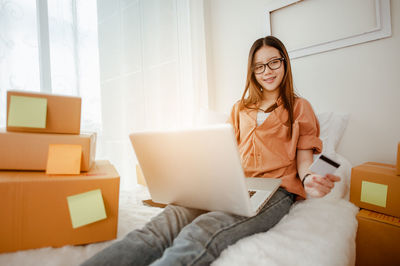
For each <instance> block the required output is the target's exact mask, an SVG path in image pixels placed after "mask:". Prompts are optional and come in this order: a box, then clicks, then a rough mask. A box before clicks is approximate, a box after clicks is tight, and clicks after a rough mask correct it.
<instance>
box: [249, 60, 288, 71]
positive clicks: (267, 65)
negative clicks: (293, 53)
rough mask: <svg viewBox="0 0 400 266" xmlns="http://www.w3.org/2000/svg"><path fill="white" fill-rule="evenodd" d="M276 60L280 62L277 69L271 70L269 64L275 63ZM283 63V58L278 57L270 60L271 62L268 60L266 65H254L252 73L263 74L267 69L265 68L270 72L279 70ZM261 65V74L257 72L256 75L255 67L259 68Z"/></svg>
mask: <svg viewBox="0 0 400 266" xmlns="http://www.w3.org/2000/svg"><path fill="white" fill-rule="evenodd" d="M276 60H279V61H280V65H279V67H277V68H271V67H270V66H269V64H270V63H271V62H272V61H276ZM283 61H285V58H283V57H280V58H274V59H272V60H269V61H268V62H267V63H265V64H257V65H254V66H253V72H254V74H262V73H264V72H265V69H267V68H266V67H268V68H269V69H270V70H277V69H279V68H281V66H282V62H283ZM261 65H262V66H263V67H264V69H263V71H261V72H259V73H256V72H255V67H256V66H261Z"/></svg>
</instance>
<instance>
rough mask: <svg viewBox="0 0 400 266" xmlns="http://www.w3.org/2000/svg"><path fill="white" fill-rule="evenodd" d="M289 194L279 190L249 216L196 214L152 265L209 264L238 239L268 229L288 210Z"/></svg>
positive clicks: (290, 201)
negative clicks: (254, 213) (258, 211)
mask: <svg viewBox="0 0 400 266" xmlns="http://www.w3.org/2000/svg"><path fill="white" fill-rule="evenodd" d="M293 201H294V197H293V194H291V193H289V192H287V191H286V190H284V189H281V188H280V189H279V190H278V191H277V192H276V193H275V194H274V195H273V196H272V198H271V199H270V200H269V201H268V203H267V204H266V205H265V206H264V208H263V209H262V210H261V211H260V213H258V214H257V215H256V216H253V217H242V216H237V215H231V214H227V213H223V212H209V213H205V214H203V215H201V216H199V217H197V218H196V219H195V220H194V221H193V222H192V223H190V224H189V225H187V226H186V227H185V228H183V229H182V231H181V232H180V233H179V235H178V236H177V237H176V238H175V240H174V242H173V245H172V246H170V247H169V248H167V249H166V250H165V251H164V254H163V256H162V257H161V258H160V259H158V260H157V261H155V262H154V263H153V264H152V265H163V266H165V265H174V266H175V265H209V264H211V262H212V261H214V260H215V259H217V258H218V256H219V255H220V253H221V252H222V251H223V250H224V249H225V248H227V247H228V246H229V245H232V244H234V243H235V242H236V241H238V240H239V239H241V238H243V237H246V236H249V235H253V234H255V233H259V232H265V231H268V230H269V229H270V228H272V227H273V226H274V225H275V224H277V223H278V222H279V221H280V220H281V218H282V217H283V216H284V215H285V214H286V213H288V212H289V209H290V207H291V205H292V204H293Z"/></svg>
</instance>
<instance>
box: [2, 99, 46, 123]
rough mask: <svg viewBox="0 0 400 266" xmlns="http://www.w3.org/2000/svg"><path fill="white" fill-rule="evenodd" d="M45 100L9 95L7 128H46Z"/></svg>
mask: <svg viewBox="0 0 400 266" xmlns="http://www.w3.org/2000/svg"><path fill="white" fill-rule="evenodd" d="M46 116H47V99H46V98H39V97H28V96H17V95H11V97H10V105H9V109H8V126H10V127H30V128H46Z"/></svg>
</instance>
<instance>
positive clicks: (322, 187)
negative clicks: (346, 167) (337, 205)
mask: <svg viewBox="0 0 400 266" xmlns="http://www.w3.org/2000/svg"><path fill="white" fill-rule="evenodd" d="M338 181H340V177H338V176H336V175H331V174H328V175H326V176H321V175H317V174H311V175H310V176H307V177H306V180H304V190H305V191H306V194H307V197H311V198H321V197H323V196H325V195H326V194H328V193H329V192H331V190H332V188H333V187H334V186H335V182H338Z"/></svg>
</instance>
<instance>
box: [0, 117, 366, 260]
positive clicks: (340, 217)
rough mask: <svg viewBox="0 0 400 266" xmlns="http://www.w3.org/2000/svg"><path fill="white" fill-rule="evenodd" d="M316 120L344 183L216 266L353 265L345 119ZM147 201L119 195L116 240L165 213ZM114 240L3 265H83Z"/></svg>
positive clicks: (34, 253) (139, 192) (17, 256)
mask: <svg viewBox="0 0 400 266" xmlns="http://www.w3.org/2000/svg"><path fill="white" fill-rule="evenodd" d="M318 117H319V120H320V123H321V139H322V140H323V142H324V152H325V153H326V154H329V155H330V156H333V157H335V158H336V159H337V160H338V161H339V162H340V163H341V166H340V168H339V169H338V171H337V173H336V174H337V175H339V176H340V177H341V178H342V180H341V182H340V183H338V184H337V185H336V186H335V188H334V189H333V190H332V191H331V193H330V194H328V195H327V196H326V197H324V198H321V199H308V200H306V201H301V202H297V203H295V204H294V205H293V206H292V209H291V210H290V212H289V213H288V214H287V215H286V216H285V217H284V218H283V219H282V220H281V221H280V222H279V223H278V224H277V225H276V226H275V227H274V228H272V229H271V230H270V231H268V232H266V233H259V234H256V235H253V236H250V237H247V238H244V239H242V240H240V241H238V242H237V243H236V244H234V245H232V246H230V247H228V248H227V249H226V250H225V251H223V252H222V254H221V256H220V257H219V258H218V259H217V260H216V261H215V262H214V263H213V264H212V265H214V266H219V265H230V266H231V265H307V266H310V265H318V266H319V265H325V266H334V265H338V266H339V265H340V266H343V265H354V262H355V237H356V232H357V220H356V214H357V212H358V208H357V207H356V206H354V205H353V204H352V203H350V202H349V201H348V198H349V186H350V172H351V164H350V163H349V161H348V160H346V159H345V158H344V157H343V156H341V155H339V154H337V153H336V152H335V149H336V147H337V145H338V142H339V141H340V138H341V135H342V134H343V131H344V128H345V126H346V123H347V116H343V115H338V114H333V113H324V114H320V115H319V116H318ZM147 198H149V195H148V191H147V189H146V188H145V187H143V186H140V185H138V186H137V187H136V188H135V189H133V190H130V191H121V192H120V210H119V224H118V238H117V239H121V238H123V237H124V236H125V235H126V234H127V233H129V232H130V231H131V230H133V229H137V228H140V227H142V226H143V225H144V224H145V223H146V222H147V221H148V220H149V219H150V218H151V217H152V216H154V215H156V214H157V213H159V212H160V211H161V210H162V209H160V208H152V207H146V206H143V205H142V203H141V200H142V199H147ZM113 241H115V240H113ZM113 241H107V242H102V243H95V244H89V245H86V246H65V247H61V248H41V249H35V250H26V251H18V252H13V253H3V254H0V265H9V266H13V265H18V266H19V265H43V266H44V265H52V266H58V265H79V264H80V263H81V262H83V261H84V260H86V259H87V258H89V257H91V256H92V255H93V254H95V253H96V252H98V251H100V250H101V249H103V248H105V247H106V246H108V245H110V244H111V243H113Z"/></svg>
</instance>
